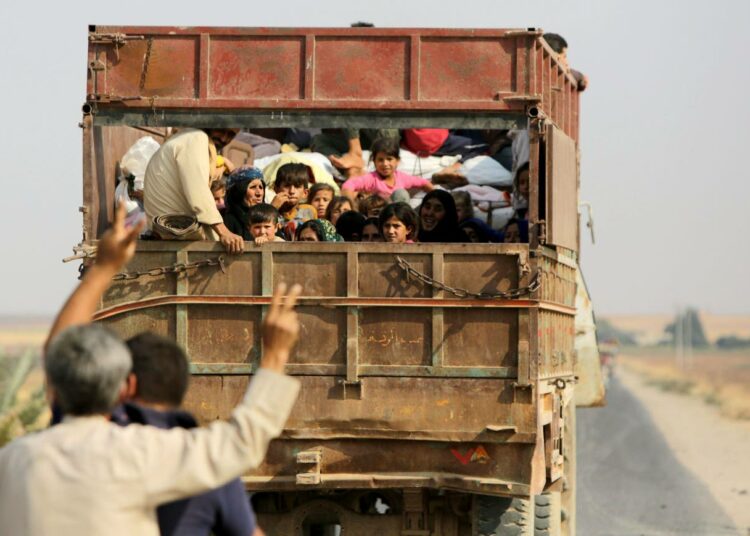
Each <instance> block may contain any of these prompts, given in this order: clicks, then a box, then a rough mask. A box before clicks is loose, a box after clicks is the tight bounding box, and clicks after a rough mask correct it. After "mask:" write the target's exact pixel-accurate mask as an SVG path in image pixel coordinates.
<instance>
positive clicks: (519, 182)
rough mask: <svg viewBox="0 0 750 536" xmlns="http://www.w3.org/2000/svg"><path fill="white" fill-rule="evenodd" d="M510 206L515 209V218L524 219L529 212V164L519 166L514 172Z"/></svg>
mask: <svg viewBox="0 0 750 536" xmlns="http://www.w3.org/2000/svg"><path fill="white" fill-rule="evenodd" d="M511 205H512V206H513V208H514V209H515V211H516V212H515V217H516V218H519V219H526V213H527V212H528V210H529V163H528V162H526V163H525V164H523V165H521V167H519V168H518V169H517V170H516V176H515V177H514V178H513V193H512V194H511Z"/></svg>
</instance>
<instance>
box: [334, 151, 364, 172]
mask: <svg viewBox="0 0 750 536" xmlns="http://www.w3.org/2000/svg"><path fill="white" fill-rule="evenodd" d="M328 159H329V160H330V161H331V163H332V164H333V165H334V166H336V167H337V168H339V169H351V168H364V167H365V161H364V160H363V159H362V155H361V154H356V153H344V154H342V155H341V156H336V155H331V156H329V157H328Z"/></svg>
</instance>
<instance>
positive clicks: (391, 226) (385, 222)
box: [378, 203, 419, 244]
mask: <svg viewBox="0 0 750 536" xmlns="http://www.w3.org/2000/svg"><path fill="white" fill-rule="evenodd" d="M378 222H379V223H380V234H381V236H382V237H383V241H384V242H391V243H396V244H413V243H414V239H415V238H416V237H417V231H418V229H419V227H418V225H417V213H416V212H414V209H413V208H411V207H410V206H409V204H408V203H391V204H390V205H388V206H387V207H385V208H384V209H383V211H382V212H381V213H380V216H379V219H378Z"/></svg>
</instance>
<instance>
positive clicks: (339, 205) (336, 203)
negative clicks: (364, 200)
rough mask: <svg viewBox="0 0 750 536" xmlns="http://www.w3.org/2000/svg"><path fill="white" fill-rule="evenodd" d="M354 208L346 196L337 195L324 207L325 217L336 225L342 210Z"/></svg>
mask: <svg viewBox="0 0 750 536" xmlns="http://www.w3.org/2000/svg"><path fill="white" fill-rule="evenodd" d="M350 210H354V204H353V203H352V202H351V201H350V200H349V198H348V197H344V196H339V197H334V198H333V201H331V202H330V203H329V204H328V208H327V209H326V219H327V220H328V221H330V222H331V223H332V224H334V225H336V222H337V221H338V219H339V216H341V215H342V214H343V213H344V212H349V211H350Z"/></svg>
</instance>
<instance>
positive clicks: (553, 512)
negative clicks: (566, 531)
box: [534, 491, 561, 536]
mask: <svg viewBox="0 0 750 536" xmlns="http://www.w3.org/2000/svg"><path fill="white" fill-rule="evenodd" d="M560 534H561V508H560V493H558V492H554V491H553V492H550V493H542V494H541V495H537V496H536V497H534V536H560Z"/></svg>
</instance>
